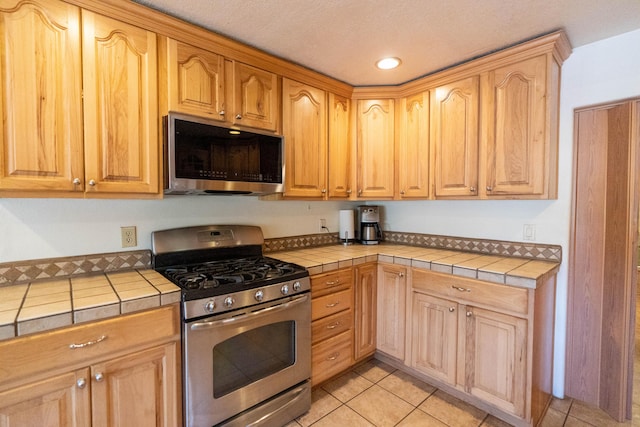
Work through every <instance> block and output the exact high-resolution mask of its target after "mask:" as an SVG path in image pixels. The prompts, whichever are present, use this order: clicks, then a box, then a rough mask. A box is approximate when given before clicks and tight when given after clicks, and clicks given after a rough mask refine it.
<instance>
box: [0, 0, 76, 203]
mask: <svg viewBox="0 0 640 427" xmlns="http://www.w3.org/2000/svg"><path fill="white" fill-rule="evenodd" d="M0 24H1V25H0V43H2V46H3V48H2V51H1V52H0V73H1V75H0V78H1V79H2V83H1V87H0V91H1V94H0V95H1V96H0V110H1V111H2V117H3V120H2V122H1V124H0V126H1V128H0V129H1V132H0V191H3V190H9V193H4V194H6V195H9V196H11V193H10V191H34V190H46V191H51V190H54V191H67V192H71V191H74V189H76V188H77V186H76V185H75V184H74V182H73V181H74V179H75V178H78V179H83V178H84V160H83V139H82V65H81V51H80V9H79V8H78V7H75V6H71V5H69V4H66V3H63V2H59V1H56V0H37V1H30V2H20V1H17V0H16V1H13V0H3V1H1V2H0Z"/></svg>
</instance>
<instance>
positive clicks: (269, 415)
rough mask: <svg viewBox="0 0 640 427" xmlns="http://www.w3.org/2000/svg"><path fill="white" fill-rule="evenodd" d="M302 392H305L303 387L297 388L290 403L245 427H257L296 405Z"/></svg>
mask: <svg viewBox="0 0 640 427" xmlns="http://www.w3.org/2000/svg"><path fill="white" fill-rule="evenodd" d="M304 390H305V389H304V387H300V388H298V389H297V390H295V391H294V393H295V396H293V398H292V399H291V400H290V401H288V402H287V403H285V404H284V405H282V406H281V407H279V408H277V409H275V410H273V411H271V412H269V413H268V414H265V415H264V416H262V417H260V418H258V419H257V420H255V421H254V422H252V423H251V424H247V427H258V426H260V425H261V424H262V423H263V422H265V421H267V420H268V419H269V418H271V417H273V416H274V415H276V414H278V413H279V412H282V411H284V410H285V409H287V408H288V407H289V406H291V405H293V404H294V403H296V401H297V400H298V399H300V398H301V397H302V395H303V392H304Z"/></svg>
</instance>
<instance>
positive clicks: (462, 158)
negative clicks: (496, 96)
mask: <svg viewBox="0 0 640 427" xmlns="http://www.w3.org/2000/svg"><path fill="white" fill-rule="evenodd" d="M430 93H431V141H432V144H433V149H432V159H431V160H432V162H433V166H432V168H433V173H434V184H435V197H436V198H438V197H456V198H461V197H475V196H476V195H477V193H478V149H479V143H480V140H479V128H478V124H479V107H480V95H479V94H480V86H479V77H478V76H472V77H468V78H465V79H462V80H459V81H455V82H452V83H449V84H445V85H442V86H439V87H437V88H435V89H433V90H431V92H430Z"/></svg>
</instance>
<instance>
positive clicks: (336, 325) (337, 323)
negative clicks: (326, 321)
mask: <svg viewBox="0 0 640 427" xmlns="http://www.w3.org/2000/svg"><path fill="white" fill-rule="evenodd" d="M340 325H342V322H336V323H333V324H331V325H327V329H335V328H337V327H338V326H340Z"/></svg>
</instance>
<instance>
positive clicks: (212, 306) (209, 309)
mask: <svg viewBox="0 0 640 427" xmlns="http://www.w3.org/2000/svg"><path fill="white" fill-rule="evenodd" d="M215 308H216V303H215V302H214V301H213V300H211V301H207V303H206V304H205V305H204V309H205V311H206V312H207V313H213V310H215Z"/></svg>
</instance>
